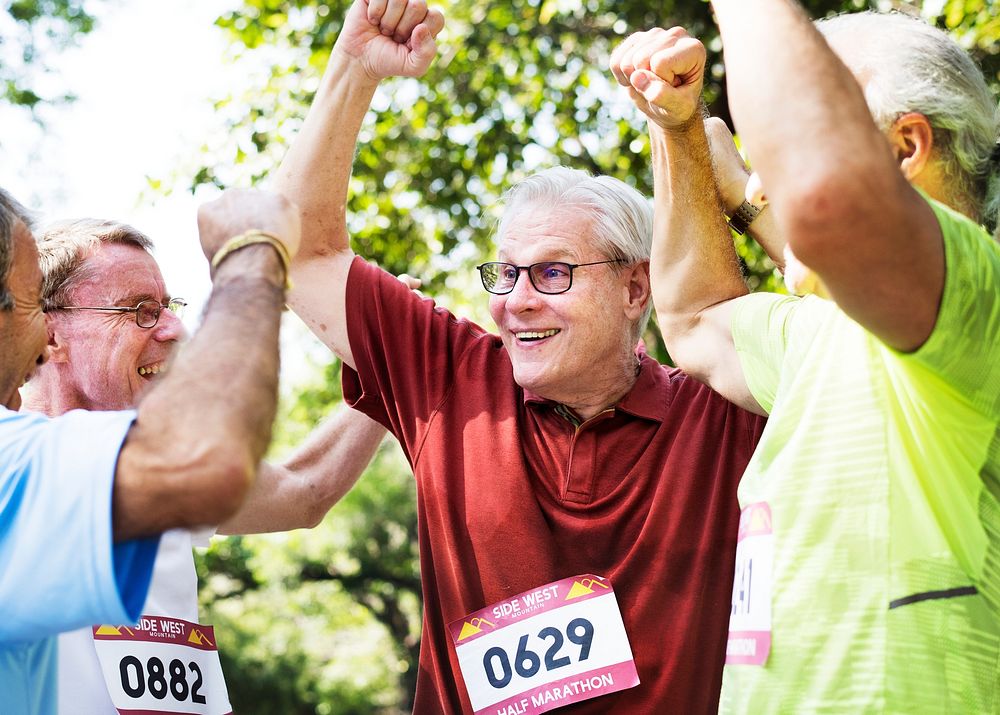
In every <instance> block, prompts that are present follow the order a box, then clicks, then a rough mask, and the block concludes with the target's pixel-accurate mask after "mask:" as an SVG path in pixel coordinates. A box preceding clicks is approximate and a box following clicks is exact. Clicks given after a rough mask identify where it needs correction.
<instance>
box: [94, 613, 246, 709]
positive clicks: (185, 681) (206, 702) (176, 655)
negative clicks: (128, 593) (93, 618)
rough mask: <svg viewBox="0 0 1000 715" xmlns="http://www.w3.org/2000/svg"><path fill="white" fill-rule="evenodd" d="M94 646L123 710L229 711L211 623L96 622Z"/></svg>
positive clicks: (158, 619)
mask: <svg viewBox="0 0 1000 715" xmlns="http://www.w3.org/2000/svg"><path fill="white" fill-rule="evenodd" d="M94 647H95V648H96V649H97V657H98V659H99V660H100V661H101V670H102V671H103V672H104V681H105V682H106V683H107V686H108V693H109V694H110V695H111V702H113V703H114V705H115V707H116V708H117V709H118V712H119V713H121V715H135V714H138V713H143V714H144V715H146V714H148V715H155V714H156V713H170V714H171V715H176V714H178V713H185V714H186V713H196V714H199V715H232V710H233V708H232V706H231V705H230V704H229V693H228V691H227V690H226V681H225V679H224V678H223V677H222V665H221V663H219V651H218V650H217V649H216V647H215V631H214V630H213V628H212V627H211V626H202V625H199V624H197V623H191V622H190V621H182V620H180V619H178V618H168V617H166V616H143V617H142V618H140V619H139V624H138V625H136V626H94Z"/></svg>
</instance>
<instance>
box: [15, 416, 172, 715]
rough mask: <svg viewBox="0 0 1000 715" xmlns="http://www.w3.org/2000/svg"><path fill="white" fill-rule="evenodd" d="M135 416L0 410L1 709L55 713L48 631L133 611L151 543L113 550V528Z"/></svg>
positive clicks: (119, 619) (123, 617)
mask: <svg viewBox="0 0 1000 715" xmlns="http://www.w3.org/2000/svg"><path fill="white" fill-rule="evenodd" d="M134 419H135V413H134V412H84V411H74V412H69V413H67V414H66V415H63V416H62V417H59V418H57V419H48V418H46V417H44V416H41V415H36V414H30V413H17V412H11V411H10V410H7V409H3V408H0V712H4V713H7V712H11V713H32V714H34V713H38V714H42V713H55V710H56V657H55V656H56V640H55V638H54V637H53V636H55V634H57V633H59V632H61V631H67V630H71V629H73V628H79V627H81V626H85V625H88V624H91V623H126V622H134V621H135V620H136V619H137V618H138V617H139V615H140V611H141V609H142V605H143V602H144V601H145V599H146V591H147V590H148V588H149V581H150V578H151V575H152V570H153V563H154V561H155V559H156V551H157V546H158V544H159V537H152V538H147V539H138V540H135V541H128V542H124V543H120V544H114V543H113V540H112V524H111V495H112V485H113V483H114V476H115V465H116V463H117V460H118V452H119V451H120V450H121V446H122V442H123V441H124V439H125V435H126V433H127V432H128V430H129V427H130V426H131V424H132V421H133V420H134Z"/></svg>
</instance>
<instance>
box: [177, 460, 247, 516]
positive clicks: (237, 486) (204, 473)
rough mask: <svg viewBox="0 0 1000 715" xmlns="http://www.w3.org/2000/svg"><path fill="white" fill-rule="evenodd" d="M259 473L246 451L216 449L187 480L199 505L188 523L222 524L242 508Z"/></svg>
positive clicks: (195, 501)
mask: <svg viewBox="0 0 1000 715" xmlns="http://www.w3.org/2000/svg"><path fill="white" fill-rule="evenodd" d="M256 475H257V465H256V463H255V462H254V461H253V459H252V458H251V457H250V455H249V454H247V453H246V452H245V451H244V450H239V449H228V450H223V453H221V454H220V453H219V452H218V451H216V452H215V453H213V455H212V458H211V460H210V461H208V462H206V463H205V464H204V466H203V467H202V468H200V469H198V470H197V471H196V473H195V474H192V475H191V477H190V478H189V479H188V480H186V481H188V483H189V484H190V485H191V492H192V494H191V496H193V497H196V499H193V500H192V501H193V502H194V503H195V504H198V505H199V506H198V507H197V508H196V509H194V510H193V513H192V514H191V517H192V522H194V523H191V524H190V525H189V526H204V525H217V524H221V523H223V522H224V521H226V520H227V519H229V518H231V517H232V516H233V515H235V514H236V512H237V511H239V509H240V507H241V506H243V502H244V500H245V499H246V496H247V493H248V492H249V490H250V487H251V486H252V484H253V482H254V479H255V478H256Z"/></svg>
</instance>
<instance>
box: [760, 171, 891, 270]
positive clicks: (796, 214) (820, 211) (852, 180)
mask: <svg viewBox="0 0 1000 715" xmlns="http://www.w3.org/2000/svg"><path fill="white" fill-rule="evenodd" d="M874 183H875V182H872V181H866V180H864V179H861V178H859V177H858V176H854V177H851V176H844V175H843V172H836V173H834V172H822V171H821V172H815V173H814V174H813V175H812V176H809V177H805V178H804V179H803V180H801V181H799V182H798V183H797V184H796V185H795V186H794V187H793V188H792V189H791V191H789V192H788V193H787V194H786V195H784V196H782V197H780V198H777V197H776V198H775V200H774V202H773V205H772V208H773V209H778V220H779V221H780V225H781V228H782V230H783V232H784V234H785V237H786V240H787V243H788V247H789V248H791V250H792V252H793V253H794V254H795V257H796V258H798V259H799V260H800V261H801V262H802V263H804V264H805V265H807V266H809V267H810V268H811V269H813V270H816V271H822V269H823V267H824V266H825V265H826V263H827V262H828V259H830V258H836V256H837V254H838V253H840V252H842V251H843V250H845V240H848V239H851V238H852V237H855V236H857V235H858V233H857V232H858V231H863V228H862V227H863V225H864V224H863V222H864V220H865V219H866V216H867V214H866V213H865V212H866V211H870V210H871V209H870V208H869V207H873V206H874V205H875V204H873V202H872V198H873V197H879V196H885V195H886V191H887V190H888V189H887V188H886V187H878V186H876V185H874ZM875 203H877V202H875Z"/></svg>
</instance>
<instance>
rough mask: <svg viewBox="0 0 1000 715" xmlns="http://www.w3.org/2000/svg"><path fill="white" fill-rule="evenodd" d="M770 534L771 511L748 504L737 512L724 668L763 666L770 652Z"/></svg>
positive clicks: (766, 507)
mask: <svg viewBox="0 0 1000 715" xmlns="http://www.w3.org/2000/svg"><path fill="white" fill-rule="evenodd" d="M773 567H774V531H773V530H772V528H771V507H769V506H768V505H767V503H766V502H757V503H755V504H750V505H749V506H747V507H746V508H745V509H744V510H743V511H742V512H740V531H739V541H738V542H737V545H736V574H735V577H734V578H733V606H732V611H731V612H730V616H729V642H728V643H727V644H726V664H727V665H729V664H734V665H764V664H765V663H767V656H768V654H769V653H770V652H771V571H772V569H773Z"/></svg>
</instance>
